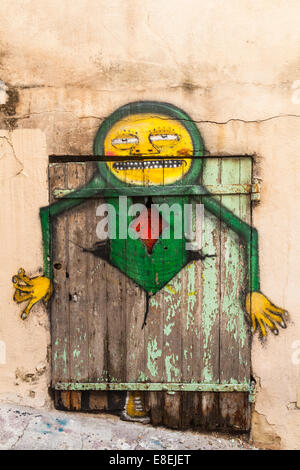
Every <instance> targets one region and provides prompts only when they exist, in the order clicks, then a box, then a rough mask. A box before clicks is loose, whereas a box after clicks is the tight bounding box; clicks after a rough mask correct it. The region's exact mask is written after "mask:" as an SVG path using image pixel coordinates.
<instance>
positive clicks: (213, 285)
mask: <svg viewBox="0 0 300 470" xmlns="http://www.w3.org/2000/svg"><path fill="white" fill-rule="evenodd" d="M220 164H221V162H220V159H214V160H210V161H206V164H205V166H204V169H203V173H202V183H203V184H204V185H205V184H219V183H220V181H221V179H220ZM215 199H216V200H218V201H220V197H218V196H217V197H215ZM202 251H203V254H204V255H205V254H208V255H213V256H209V257H207V258H205V259H204V260H203V269H202V299H201V301H202V304H201V331H202V338H203V340H202V342H201V347H200V349H201V358H202V360H201V371H200V378H201V380H200V381H201V382H203V383H218V382H219V377H220V259H221V246H220V217H219V218H218V217H215V216H214V215H212V214H211V213H209V212H208V211H206V210H205V212H204V235H203V250H202ZM197 412H198V413H200V419H199V425H200V426H201V427H203V428H206V429H216V428H217V427H218V424H219V394H217V393H212V392H203V393H201V395H200V398H199V397H198V396H197V397H196V399H195V413H197Z"/></svg>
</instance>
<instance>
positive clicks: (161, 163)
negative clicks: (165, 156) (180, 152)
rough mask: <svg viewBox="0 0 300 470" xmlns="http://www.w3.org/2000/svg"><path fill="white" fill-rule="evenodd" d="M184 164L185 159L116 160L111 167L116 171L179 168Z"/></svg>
mask: <svg viewBox="0 0 300 470" xmlns="http://www.w3.org/2000/svg"><path fill="white" fill-rule="evenodd" d="M183 163H184V164H186V161H185V160H149V161H140V162H117V163H114V164H113V168H114V169H115V170H118V171H122V170H123V171H124V170H143V169H157V168H179V167H180V166H182V164H183Z"/></svg>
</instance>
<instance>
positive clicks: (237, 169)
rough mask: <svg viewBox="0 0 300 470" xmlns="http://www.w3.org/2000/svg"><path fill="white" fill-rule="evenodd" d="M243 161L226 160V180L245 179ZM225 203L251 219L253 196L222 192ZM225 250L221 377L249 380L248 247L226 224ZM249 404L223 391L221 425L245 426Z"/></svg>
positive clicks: (248, 174)
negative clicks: (245, 313)
mask: <svg viewBox="0 0 300 470" xmlns="http://www.w3.org/2000/svg"><path fill="white" fill-rule="evenodd" d="M241 165H243V163H242V162H240V161H239V160H237V159H236V160H233V159H232V160H230V159H228V160H226V161H222V177H221V178H222V183H224V184H227V183H229V182H230V183H239V182H241ZM249 170H250V171H249ZM249 179H250V181H251V168H248V167H247V168H243V172H242V182H249ZM241 198H243V199H241ZM245 198H247V199H248V200H247V199H245ZM222 204H224V205H225V206H226V207H228V208H229V209H230V210H232V212H233V213H234V214H235V215H237V216H239V217H241V218H243V220H245V221H246V222H250V209H251V207H250V197H249V196H222ZM221 253H222V260H221V286H222V287H221V344H220V361H221V364H220V380H221V382H222V383H249V380H250V349H249V332H248V327H247V325H246V321H245V315H244V300H245V291H246V289H247V286H246V285H245V281H246V277H247V275H246V266H247V263H246V256H245V249H244V246H243V243H242V242H241V240H240V238H239V237H238V236H237V235H236V234H235V233H233V231H232V230H229V229H228V228H227V227H226V226H225V225H224V224H222V229H221ZM241 402H242V403H241ZM241 404H243V405H244V406H241ZM229 405H230V406H229ZM248 407H249V405H248V404H246V406H245V403H244V397H241V396H240V395H239V394H234V395H233V394H232V395H231V394H230V395H229V396H226V394H220V415H221V423H220V425H221V426H222V427H226V426H228V425H231V426H235V427H237V428H239V429H240V428H242V427H243V426H244V423H245V421H247V418H246V417H245V416H247V413H248ZM237 410H238V411H237ZM230 414H231V415H230ZM230 423H231V424H230ZM233 423H234V424H233Z"/></svg>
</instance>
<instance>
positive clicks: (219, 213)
mask: <svg viewBox="0 0 300 470" xmlns="http://www.w3.org/2000/svg"><path fill="white" fill-rule="evenodd" d="M194 198H195V199H197V200H198V201H199V200H200V197H199V198H197V197H195V196H194ZM201 202H202V203H203V204H204V207H205V209H207V210H208V211H209V212H211V213H212V214H213V215H215V216H216V217H218V218H220V219H221V220H222V221H223V222H224V223H225V224H226V225H227V226H228V227H229V228H230V229H232V230H233V231H234V232H235V233H236V234H238V235H239V236H240V237H241V238H242V239H243V241H244V242H245V243H246V245H247V252H248V267H249V291H250V292H252V291H259V290H260V283H259V264H258V233H257V230H256V229H255V228H254V227H251V226H250V225H249V224H247V223H246V222H243V221H242V220H241V219H240V218H239V217H237V216H236V215H234V214H233V212H231V211H230V210H229V209H227V208H226V207H224V206H222V205H221V204H220V203H219V202H218V201H217V200H216V199H214V198H213V197H211V196H202V198H201Z"/></svg>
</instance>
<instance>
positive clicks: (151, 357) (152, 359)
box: [147, 337, 162, 377]
mask: <svg viewBox="0 0 300 470" xmlns="http://www.w3.org/2000/svg"><path fill="white" fill-rule="evenodd" d="M147 353H148V354H147V367H148V369H149V371H150V374H151V375H152V376H153V377H155V376H156V375H157V373H158V366H157V364H156V359H157V358H159V357H161V355H162V351H161V350H160V349H158V348H157V337H155V338H154V339H153V340H150V341H149V342H148V346H147Z"/></svg>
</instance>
